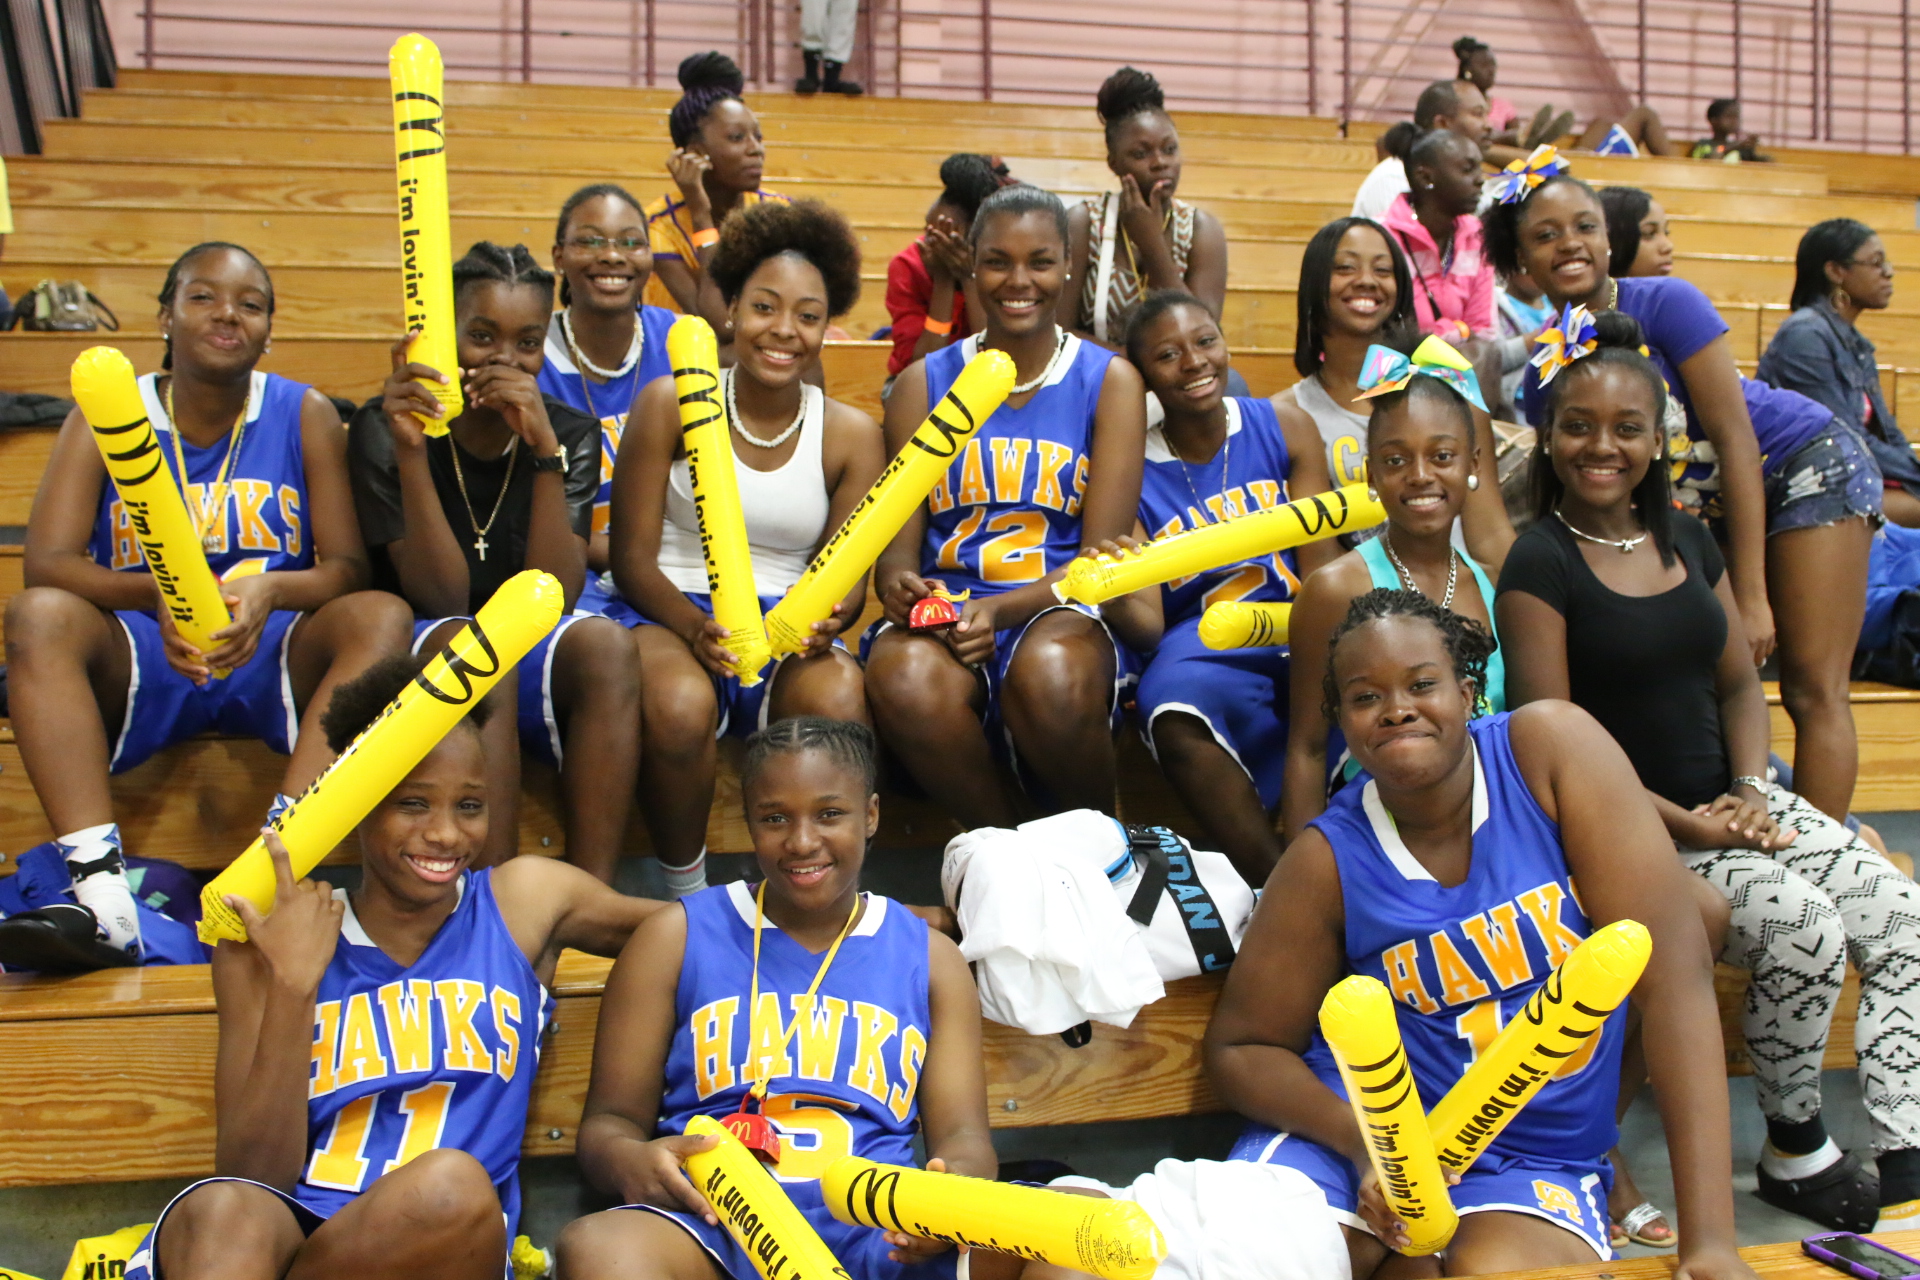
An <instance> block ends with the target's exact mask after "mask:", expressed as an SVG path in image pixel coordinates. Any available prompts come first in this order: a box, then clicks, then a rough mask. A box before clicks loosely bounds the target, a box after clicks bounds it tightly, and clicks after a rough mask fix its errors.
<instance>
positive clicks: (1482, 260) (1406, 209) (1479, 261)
mask: <svg viewBox="0 0 1920 1280" xmlns="http://www.w3.org/2000/svg"><path fill="white" fill-rule="evenodd" d="M1406 169H1407V182H1408V185H1409V190H1408V191H1406V192H1405V193H1403V194H1401V195H1398V196H1396V197H1394V201H1393V203H1392V204H1391V205H1389V206H1388V207H1387V213H1386V217H1384V218H1383V219H1381V222H1382V224H1383V225H1384V226H1385V227H1386V228H1387V230H1388V232H1390V233H1391V234H1392V236H1393V238H1394V239H1395V240H1396V241H1398V242H1399V245H1400V250H1401V252H1402V253H1404V254H1406V255H1407V262H1408V265H1409V267H1410V268H1411V271H1412V274H1413V286H1414V295H1415V296H1414V302H1413V314H1414V316H1415V318H1416V319H1417V320H1418V321H1419V324H1420V328H1421V329H1422V330H1423V331H1424V332H1426V333H1431V334H1433V335H1435V336H1437V337H1440V338H1444V339H1446V340H1447V341H1448V342H1450V343H1453V344H1454V345H1456V346H1461V345H1464V344H1467V343H1469V342H1473V343H1478V344H1484V343H1487V342H1490V341H1491V340H1492V339H1493V337H1494V307H1493V264H1492V263H1490V262H1488V261H1487V257H1486V253H1485V251H1484V249H1483V247H1482V242H1481V231H1480V219H1479V218H1477V217H1475V216H1474V213H1473V211H1474V209H1475V208H1476V207H1478V205H1479V203H1480V149H1479V148H1478V147H1476V146H1474V145H1473V144H1472V143H1470V142H1468V141H1467V140H1466V139H1464V138H1462V137H1461V136H1460V135H1459V134H1457V133H1454V132H1453V131H1452V130H1450V129H1430V130H1428V131H1427V132H1426V133H1423V134H1421V135H1420V136H1419V137H1418V138H1416V139H1415V140H1414V141H1413V143H1412V144H1411V145H1410V146H1409V147H1408V148H1407V157H1406Z"/></svg>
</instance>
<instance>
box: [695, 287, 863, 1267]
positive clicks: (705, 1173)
mask: <svg viewBox="0 0 1920 1280" xmlns="http://www.w3.org/2000/svg"><path fill="white" fill-rule="evenodd" d="M701 323H702V324H705V323H706V322H705V321H701ZM709 1134H711V1135H713V1136H715V1137H717V1138H719V1139H720V1141H719V1143H718V1144H717V1145H715V1146H714V1148H713V1149H712V1150H711V1151H703V1152H701V1153H699V1154H698V1155H691V1156H688V1157H687V1158H686V1162H685V1163H686V1166H687V1177H688V1179H689V1180H690V1181H692V1183H693V1185H694V1189H695V1190H697V1191H699V1193H700V1194H701V1195H703V1196H705V1197H706V1198H707V1203H708V1204H710V1205H712V1206H713V1213H714V1216H715V1217H717V1218H719V1219H720V1225H721V1226H723V1227H725V1228H726V1229H727V1234H728V1235H730V1236H732V1237H733V1238H734V1239H735V1240H736V1241H737V1242H739V1245H740V1247H741V1248H742V1249H744V1250H745V1251H746V1254H747V1257H748V1258H749V1259H751V1260H752V1262H753V1269H754V1270H756V1271H758V1272H759V1273H760V1274H761V1276H762V1277H763V1280H834V1277H838V1278H839V1280H848V1277H847V1269H846V1268H845V1267H843V1266H841V1265H840V1260H839V1259H838V1258H836V1257H834V1256H833V1251H832V1250H831V1249H829V1248H827V1245H826V1242H825V1241H824V1240H822V1239H821V1238H820V1233H819V1232H817V1231H815V1230H814V1229H813V1225H812V1224H811V1223H809V1222H808V1221H807V1220H806V1219H805V1218H803V1217H801V1216H800V1210H798V1209H797V1208H795V1207H794V1204H793V1201H792V1200H790V1199H788V1198H787V1193H786V1192H785V1191H783V1190H781V1188H780V1184H779V1183H777V1182H775V1181H774V1180H773V1175H772V1174H770V1173H768V1172H767V1170H766V1167H765V1166H764V1165H762V1164H761V1163H760V1161H759V1160H758V1159H757V1158H756V1157H755V1156H754V1154H753V1153H752V1152H750V1151H748V1150H747V1149H746V1148H745V1147H744V1146H742V1145H741V1144H740V1139H738V1138H736V1137H734V1136H733V1135H732V1134H731V1133H728V1132H727V1128H726V1126H725V1125H723V1124H721V1123H720V1122H719V1121H718V1120H715V1119H714V1118H713V1117H711V1116H695V1117H693V1119H691V1120H689V1121H687V1136H688V1137H690V1138H704V1137H706V1136H708V1135H709Z"/></svg>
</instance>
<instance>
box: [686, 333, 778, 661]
mask: <svg viewBox="0 0 1920 1280" xmlns="http://www.w3.org/2000/svg"><path fill="white" fill-rule="evenodd" d="M667 362H668V363H669V364H670V365H672V367H673V390H674V393H675V394H676V395H678V396H679V397H680V438H681V442H682V444H683V445H684V446H685V448H686V451H687V475H688V478H689V479H690V480H691V481H692V482H693V509H694V511H695V513H696V514H698V515H699V517H700V547H701V550H703V551H704V552H706V557H707V590H708V591H709V592H711V593H712V597H713V620H714V621H715V622H717V623H719V624H720V625H721V626H723V627H725V628H726V629H727V630H728V631H730V632H731V633H732V634H731V635H729V636H728V637H727V638H726V639H725V640H722V641H721V642H720V644H721V647H722V648H724V649H726V651H727V652H728V653H731V654H732V655H733V660H734V670H736V671H737V672H739V674H740V683H741V684H743V685H746V686H747V687H748V688H751V687H752V686H754V685H756V684H759V683H760V671H761V668H763V667H765V666H766V665H767V663H769V662H771V661H772V660H773V654H772V653H771V652H769V651H768V649H767V627H766V623H765V621H763V620H762V618H761V617H760V596H759V594H758V593H757V592H756V591H755V590H754V585H753V552H752V551H751V550H749V549H748V547H747V517H746V515H745V513H744V512H742V511H741V509H740V481H739V478H738V477H737V476H735V475H734V471H733V466H734V463H733V441H732V440H730V439H728V438H727V411H726V406H725V405H723V404H722V403H721V396H720V349H719V346H718V345H717V344H716V343H715V341H714V337H713V326H712V325H710V324H708V323H707V322H706V321H705V320H702V319H701V318H700V317H699V316H681V317H680V318H679V319H678V320H675V321H674V322H673V327H672V328H671V329H669V330H667Z"/></svg>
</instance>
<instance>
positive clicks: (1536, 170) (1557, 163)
mask: <svg viewBox="0 0 1920 1280" xmlns="http://www.w3.org/2000/svg"><path fill="white" fill-rule="evenodd" d="M1572 167H1573V166H1572V165H1569V164H1568V163H1567V162H1566V161H1565V160H1562V159H1561V158H1560V152H1559V151H1558V150H1556V149H1555V148H1554V145H1553V144H1552V143H1550V142H1543V143H1541V144H1540V145H1539V146H1537V147H1535V148H1534V149H1533V154H1532V155H1530V156H1528V157H1527V158H1526V159H1525V160H1515V161H1514V162H1513V163H1512V164H1510V165H1508V166H1507V167H1506V168H1505V169H1503V170H1502V171H1501V172H1499V173H1498V174H1496V175H1494V179H1493V202H1494V203H1495V204H1512V203H1513V202H1514V201H1516V200H1524V199H1526V197H1527V194H1528V193H1529V192H1531V191H1532V190H1533V189H1534V188H1535V187H1537V186H1539V185H1540V184H1541V183H1543V182H1545V181H1546V180H1547V179H1548V178H1552V177H1557V176H1559V175H1560V174H1563V173H1565V172H1566V171H1567V170H1568V169H1570V168H1572Z"/></svg>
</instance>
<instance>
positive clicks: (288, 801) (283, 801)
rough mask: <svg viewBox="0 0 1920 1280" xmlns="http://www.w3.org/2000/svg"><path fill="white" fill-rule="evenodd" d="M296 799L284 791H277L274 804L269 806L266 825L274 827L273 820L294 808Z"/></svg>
mask: <svg viewBox="0 0 1920 1280" xmlns="http://www.w3.org/2000/svg"><path fill="white" fill-rule="evenodd" d="M293 800H294V798H293V797H292V796H290V795H288V794H287V793H286V792H284V791H277V792H275V793H274V796H273V803H272V804H270V805H268V806H267V820H266V822H265V824H264V825H266V826H269V827H270V826H272V825H273V820H274V819H275V818H278V817H279V816H280V815H281V814H283V813H285V812H286V811H287V810H289V809H291V808H292V807H293Z"/></svg>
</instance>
